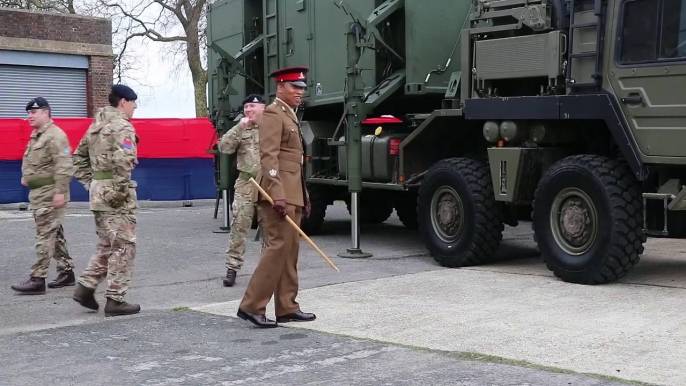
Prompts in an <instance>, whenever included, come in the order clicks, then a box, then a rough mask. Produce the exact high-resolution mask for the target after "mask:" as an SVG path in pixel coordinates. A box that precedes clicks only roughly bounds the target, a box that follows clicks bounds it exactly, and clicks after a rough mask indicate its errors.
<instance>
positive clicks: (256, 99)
mask: <svg viewBox="0 0 686 386" xmlns="http://www.w3.org/2000/svg"><path fill="white" fill-rule="evenodd" d="M246 103H262V104H265V105H266V104H267V103H266V102H265V101H264V98H262V95H257V94H252V95H248V96H247V97H246V98H245V99H243V106H245V104H246Z"/></svg>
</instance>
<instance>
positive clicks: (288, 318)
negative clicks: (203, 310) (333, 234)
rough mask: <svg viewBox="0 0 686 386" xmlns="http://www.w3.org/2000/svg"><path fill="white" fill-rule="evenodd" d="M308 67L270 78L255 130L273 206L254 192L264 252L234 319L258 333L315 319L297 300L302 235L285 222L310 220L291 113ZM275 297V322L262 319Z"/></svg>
mask: <svg viewBox="0 0 686 386" xmlns="http://www.w3.org/2000/svg"><path fill="white" fill-rule="evenodd" d="M307 71H308V69H307V67H292V68H284V69H280V70H277V71H274V72H273V73H271V74H270V76H273V77H274V78H275V79H276V82H277V86H276V100H275V101H274V102H273V103H272V104H270V105H269V106H267V108H265V110H264V113H263V115H262V121H261V122H260V127H259V136H260V163H261V171H260V176H259V177H258V179H257V181H258V182H259V183H260V186H261V187H262V188H263V189H264V190H265V191H266V192H267V194H269V195H270V196H271V198H272V199H273V200H274V205H273V206H272V205H270V204H269V201H267V199H266V198H265V197H262V195H261V194H260V193H259V191H258V190H255V194H254V196H253V200H254V201H255V202H257V205H258V207H257V208H258V215H259V217H260V226H261V227H262V229H263V235H264V245H265V246H264V248H263V249H262V256H261V258H260V262H259V263H258V265H257V268H256V269H255V272H254V273H253V275H252V277H251V279H250V282H249V283H248V288H247V289H246V291H245V295H244V297H243V300H242V301H241V304H240V306H239V308H238V313H237V315H238V317H240V318H242V319H244V320H249V321H251V322H252V323H254V324H256V325H257V326H259V327H277V323H285V322H292V321H310V320H314V319H315V315H314V314H311V313H304V312H302V311H300V306H299V305H298V303H297V302H296V301H295V298H296V296H297V295H298V267H297V266H298V251H299V245H300V235H299V234H298V232H297V230H295V229H294V228H293V227H292V226H290V225H289V224H288V223H287V222H286V221H284V217H285V216H289V217H290V218H291V219H292V220H293V221H294V222H295V223H296V224H297V225H300V219H301V216H305V217H307V216H309V211H310V204H309V196H308V195H307V190H306V189H305V180H304V178H303V174H302V164H303V147H302V136H301V133H300V123H299V121H298V117H297V116H296V115H295V109H296V108H297V107H298V105H300V100H301V98H302V94H303V90H304V89H305V88H306V87H307V83H306V76H305V74H306V73H307ZM272 295H274V303H275V311H276V321H273V320H269V319H267V317H266V315H265V314H266V307H267V304H268V303H269V300H270V299H271V297H272Z"/></svg>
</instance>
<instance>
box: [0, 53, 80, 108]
mask: <svg viewBox="0 0 686 386" xmlns="http://www.w3.org/2000/svg"><path fill="white" fill-rule="evenodd" d="M86 79H87V73H86V70H85V69H82V68H56V67H36V66H17V65H6V64H0V90H2V95H0V118H24V117H26V110H25V108H26V104H27V103H28V102H29V101H30V100H31V99H33V98H35V97H38V96H42V97H44V98H45V99H47V100H48V102H49V103H50V107H52V116H53V117H55V118H63V117H73V118H80V117H87V116H88V105H87V95H86V92H87V91H86Z"/></svg>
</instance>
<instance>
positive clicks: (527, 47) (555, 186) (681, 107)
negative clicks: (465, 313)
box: [207, 0, 686, 284]
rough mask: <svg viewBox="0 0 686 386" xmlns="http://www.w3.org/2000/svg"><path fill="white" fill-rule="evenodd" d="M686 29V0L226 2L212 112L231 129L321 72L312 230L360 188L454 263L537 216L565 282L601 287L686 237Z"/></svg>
mask: <svg viewBox="0 0 686 386" xmlns="http://www.w3.org/2000/svg"><path fill="white" fill-rule="evenodd" d="M429 3H431V4H430V5H429ZM684 31H686V0H493V1H486V0H473V1H470V0H459V1H455V0H435V1H431V2H426V1H419V0H388V1H381V0H377V1H367V0H347V1H346V0H335V1H334V0H330V1H329V0H316V1H313V0H298V1H289V2H286V1H281V0H264V1H247V0H222V1H218V2H215V3H213V4H211V5H210V6H209V12H208V30H207V36H208V43H209V44H210V50H209V63H210V68H211V71H210V72H211V74H210V79H211V81H210V87H209V90H210V101H211V103H210V105H211V106H212V114H213V115H212V116H213V122H215V126H216V127H217V130H218V131H219V132H220V133H221V132H222V130H228V128H227V127H230V125H229V122H231V121H232V120H234V119H238V118H237V117H239V116H240V111H239V110H238V109H237V107H238V106H239V105H240V100H241V99H242V98H243V96H244V95H247V94H249V93H253V92H259V93H263V94H264V95H265V96H266V97H273V96H274V91H275V85H274V83H273V81H271V80H270V79H269V78H268V76H267V74H269V73H270V72H271V71H272V70H274V69H276V68H278V67H283V66H291V65H293V66H295V65H306V66H309V68H310V74H309V77H308V81H309V85H308V89H307V92H306V97H305V99H304V101H303V104H302V106H301V107H300V109H299V111H298V114H299V116H300V117H301V121H302V132H303V140H304V145H305V148H306V162H305V167H304V170H305V173H306V177H307V187H308V191H309V193H310V197H311V200H312V215H311V216H310V218H309V219H307V220H304V221H303V224H302V226H303V229H304V230H305V231H306V232H308V233H310V234H314V233H317V232H318V231H320V229H321V225H322V223H323V222H324V221H325V215H326V208H327V206H328V205H331V204H333V202H334V201H335V200H344V201H346V202H350V197H351V191H353V193H354V192H356V189H351V187H352V186H358V185H359V186H360V187H361V189H360V195H359V208H360V214H359V220H360V222H361V223H379V222H383V221H385V220H386V219H388V218H389V216H390V215H391V214H392V212H393V210H395V211H396V213H397V214H398V216H399V218H400V219H401V221H402V222H403V224H405V225H406V226H407V227H409V228H412V229H417V230H418V231H419V232H421V235H422V238H423V240H424V242H425V244H426V248H427V249H428V251H429V252H430V254H431V255H432V256H433V258H434V259H435V260H436V261H437V262H438V263H440V264H441V265H443V266H446V267H460V266H467V265H477V264H482V263H485V262H488V261H490V260H492V259H493V258H494V256H495V253H496V251H497V250H498V248H499V245H500V242H501V241H502V237H503V236H502V232H503V230H504V225H505V224H507V225H510V226H517V225H518V224H519V221H521V220H527V221H530V222H531V224H532V227H533V231H534V238H535V241H536V243H537V245H538V248H539V250H540V252H541V256H542V258H543V260H544V261H545V262H546V264H547V267H548V268H549V269H550V270H551V271H553V272H554V273H555V275H557V276H558V277H560V278H561V279H562V280H565V281H568V282H574V283H584V284H599V283H607V282H611V281H614V280H616V279H618V278H620V277H622V276H624V275H625V274H626V273H627V272H628V271H630V270H631V269H632V268H633V267H634V266H635V265H636V264H637V263H638V261H639V259H640V255H641V254H642V253H643V251H644V247H643V243H644V242H645V241H646V237H647V236H656V237H665V236H667V237H682V236H683V235H685V234H686V216H685V215H684V213H685V212H684V210H686V203H685V202H684V198H685V197H686V188H685V187H684V185H685V181H686V119H685V118H686V91H685V90H686V32H684ZM359 153H361V156H360V154H359ZM218 157H220V156H219V155H218ZM222 162H224V165H227V161H222ZM222 162H220V161H219V158H218V162H217V165H221V164H222ZM224 170H227V169H226V168H225V169H224ZM227 173H229V174H230V171H227Z"/></svg>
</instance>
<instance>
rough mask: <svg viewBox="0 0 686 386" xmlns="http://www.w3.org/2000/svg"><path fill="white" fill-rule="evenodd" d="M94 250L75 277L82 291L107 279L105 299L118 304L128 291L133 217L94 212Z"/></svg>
mask: <svg viewBox="0 0 686 386" xmlns="http://www.w3.org/2000/svg"><path fill="white" fill-rule="evenodd" d="M93 213H94V214H95V228H96V232H97V234H98V239H99V241H98V247H97V251H96V253H95V255H93V257H91V259H90V261H89V262H88V268H86V270H85V271H84V272H83V274H82V275H81V276H80V277H79V283H80V284H81V285H83V286H84V287H86V288H91V289H97V287H98V285H99V284H100V283H102V282H103V281H104V280H105V278H107V291H106V292H105V297H106V298H110V299H112V300H114V301H117V302H121V301H123V300H124V295H126V291H127V290H128V288H129V282H130V281H131V271H132V269H133V261H134V259H135V257H136V215H135V214H132V213H118V212H100V211H94V212H93Z"/></svg>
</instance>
